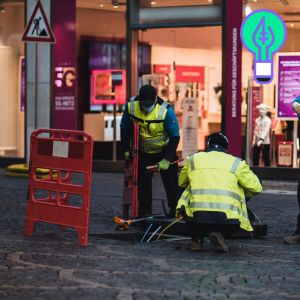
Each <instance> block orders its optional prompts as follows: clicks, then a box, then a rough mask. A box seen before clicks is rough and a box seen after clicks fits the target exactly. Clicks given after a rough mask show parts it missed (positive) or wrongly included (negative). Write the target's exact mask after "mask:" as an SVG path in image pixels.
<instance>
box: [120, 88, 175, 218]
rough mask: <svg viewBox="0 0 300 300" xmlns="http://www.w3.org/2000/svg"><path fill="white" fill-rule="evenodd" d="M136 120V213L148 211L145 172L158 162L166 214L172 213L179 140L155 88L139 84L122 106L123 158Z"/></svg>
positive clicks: (148, 177) (166, 106)
mask: <svg viewBox="0 0 300 300" xmlns="http://www.w3.org/2000/svg"><path fill="white" fill-rule="evenodd" d="M132 122H138V124H139V166H138V203H139V207H138V214H139V217H144V216H148V215H151V214H152V177H153V173H151V172H147V170H146V167H147V166H149V165H155V164H157V165H158V170H159V171H160V175H161V177H162V181H163V184H164V187H165V190H166V194H167V199H168V206H169V208H170V211H169V214H168V216H169V217H174V216H175V209H176V205H177V201H178V198H179V186H178V165H177V164H172V165H171V164H170V163H171V162H173V161H176V160H177V159H178V158H177V156H176V149H177V146H178V143H179V138H180V137H179V126H178V120H177V117H176V115H175V112H174V110H173V108H172V106H171V105H170V104H168V102H166V101H164V100H163V99H161V98H160V97H158V96H157V91H156V89H155V88H154V87H153V86H152V85H149V84H146V85H143V86H142V87H141V88H140V90H139V94H138V95H137V96H135V97H132V98H131V99H130V101H129V102H128V104H127V105H126V107H125V111H124V113H123V116H122V120H121V142H122V146H123V150H124V156H125V159H128V158H129V155H130V154H129V153H130V152H129V148H130V139H131V138H132V136H133V134H132V133H133V123H132Z"/></svg>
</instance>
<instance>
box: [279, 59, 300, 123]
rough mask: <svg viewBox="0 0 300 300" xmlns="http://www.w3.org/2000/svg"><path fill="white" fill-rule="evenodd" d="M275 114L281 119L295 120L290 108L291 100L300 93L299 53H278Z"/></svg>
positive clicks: (294, 114) (295, 117) (293, 112)
mask: <svg viewBox="0 0 300 300" xmlns="http://www.w3.org/2000/svg"><path fill="white" fill-rule="evenodd" d="M276 94H277V97H276V100H277V101H276V102H277V105H276V115H277V118H279V119H283V120H297V119H298V117H297V114H296V112H295V111H294V110H293V108H292V102H293V100H294V99H295V98H296V97H298V96H299V95H300V53H299V54H298V55H278V85H277V93H276Z"/></svg>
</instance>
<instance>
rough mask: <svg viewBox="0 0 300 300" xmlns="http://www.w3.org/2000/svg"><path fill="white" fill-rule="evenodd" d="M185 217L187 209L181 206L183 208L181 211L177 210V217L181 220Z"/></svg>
mask: <svg viewBox="0 0 300 300" xmlns="http://www.w3.org/2000/svg"><path fill="white" fill-rule="evenodd" d="M184 216H185V207H184V205H181V207H180V208H179V209H177V211H176V217H177V218H178V219H179V218H182V217H184Z"/></svg>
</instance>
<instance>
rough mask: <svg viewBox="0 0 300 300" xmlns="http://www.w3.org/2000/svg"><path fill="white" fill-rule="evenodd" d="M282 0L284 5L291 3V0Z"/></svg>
mask: <svg viewBox="0 0 300 300" xmlns="http://www.w3.org/2000/svg"><path fill="white" fill-rule="evenodd" d="M280 2H281V3H282V4H283V5H289V4H290V3H289V1H287V0H280Z"/></svg>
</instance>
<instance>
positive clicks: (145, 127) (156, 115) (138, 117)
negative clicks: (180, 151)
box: [128, 97, 169, 153]
mask: <svg viewBox="0 0 300 300" xmlns="http://www.w3.org/2000/svg"><path fill="white" fill-rule="evenodd" d="M168 106H169V104H168V102H166V101H164V100H162V99H160V98H158V100H157V102H156V105H155V108H154V109H153V110H152V111H151V112H150V113H144V112H143V111H142V110H141V109H140V105H139V101H138V100H137V98H136V97H132V98H131V99H130V101H129V102H128V112H129V115H130V118H131V119H132V120H133V121H135V122H138V123H139V128H140V134H139V135H140V138H139V149H140V150H142V151H143V152H145V153H158V152H161V151H162V150H163V149H165V148H166V146H167V145H168V143H169V136H168V134H167V132H166V130H165V127H164V120H165V118H166V115H167V111H168Z"/></svg>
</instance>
